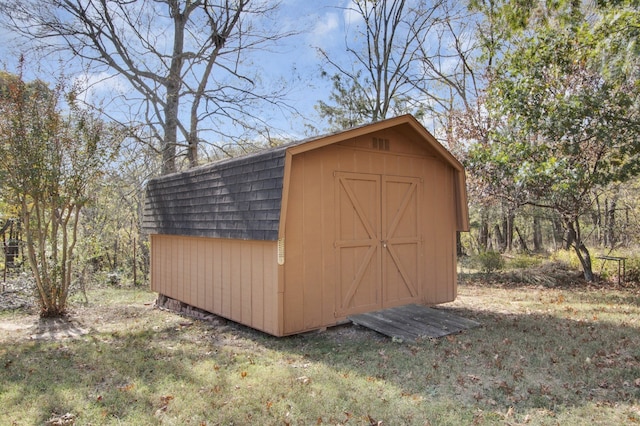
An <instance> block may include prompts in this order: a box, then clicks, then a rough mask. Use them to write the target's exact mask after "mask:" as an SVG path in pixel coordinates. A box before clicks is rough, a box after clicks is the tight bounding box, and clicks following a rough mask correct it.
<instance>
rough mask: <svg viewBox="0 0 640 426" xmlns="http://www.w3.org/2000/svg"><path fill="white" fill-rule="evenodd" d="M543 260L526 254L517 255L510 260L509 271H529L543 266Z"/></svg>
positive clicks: (508, 263)
mask: <svg viewBox="0 0 640 426" xmlns="http://www.w3.org/2000/svg"><path fill="white" fill-rule="evenodd" d="M542 261H543V259H542V258H541V257H539V256H529V255H526V254H519V255H516V256H515V257H514V258H512V259H509V261H508V262H507V264H506V266H507V268H508V269H529V268H533V267H535V266H539V265H540V264H542Z"/></svg>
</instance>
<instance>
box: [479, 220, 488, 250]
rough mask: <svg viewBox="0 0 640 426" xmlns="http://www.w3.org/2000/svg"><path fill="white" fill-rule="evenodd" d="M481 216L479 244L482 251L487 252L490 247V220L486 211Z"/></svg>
mask: <svg viewBox="0 0 640 426" xmlns="http://www.w3.org/2000/svg"><path fill="white" fill-rule="evenodd" d="M481 216H482V217H481V219H480V236H479V238H478V240H479V241H478V243H479V244H480V251H486V250H487V248H488V246H489V220H488V218H487V214H486V212H485V211H483V212H482V215H481Z"/></svg>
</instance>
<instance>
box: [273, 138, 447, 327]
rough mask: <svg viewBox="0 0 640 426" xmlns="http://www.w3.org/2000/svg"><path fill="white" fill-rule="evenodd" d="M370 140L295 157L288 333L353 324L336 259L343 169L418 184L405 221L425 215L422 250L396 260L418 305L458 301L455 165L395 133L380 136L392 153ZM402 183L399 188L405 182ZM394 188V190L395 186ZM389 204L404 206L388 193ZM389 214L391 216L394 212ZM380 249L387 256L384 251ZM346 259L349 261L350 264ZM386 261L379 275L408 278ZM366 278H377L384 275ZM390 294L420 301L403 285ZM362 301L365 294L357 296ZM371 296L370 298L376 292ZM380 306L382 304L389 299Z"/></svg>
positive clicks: (405, 228)
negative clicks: (341, 305)
mask: <svg viewBox="0 0 640 426" xmlns="http://www.w3.org/2000/svg"><path fill="white" fill-rule="evenodd" d="M371 136H372V135H369V136H366V137H362V138H355V139H351V140H346V141H344V142H341V143H338V144H334V145H330V146H326V147H323V148H319V149H316V150H312V151H308V152H305V153H301V154H297V155H294V156H293V160H292V164H291V177H290V180H289V190H288V191H289V192H288V200H289V201H288V206H287V212H286V215H287V216H286V218H287V219H286V228H285V231H284V234H285V236H286V238H285V242H286V246H285V253H286V261H285V265H284V282H285V284H284V294H283V302H282V303H283V333H284V334H293V333H299V332H303V331H306V330H312V329H317V328H321V327H327V326H331V325H334V324H337V323H339V322H341V321H344V320H345V319H346V315H345V314H344V312H340V311H339V307H338V305H339V303H340V302H339V301H340V294H339V292H340V290H339V288H338V287H339V286H338V284H339V280H340V279H341V278H340V277H339V275H338V274H339V273H340V272H341V271H340V269H341V265H340V264H339V262H340V261H341V260H340V259H338V257H339V256H336V251H337V250H338V248H337V247H336V235H337V234H338V230H337V229H336V223H337V222H338V220H336V215H338V214H344V213H339V210H340V205H339V200H338V198H339V197H338V196H337V195H336V183H335V182H336V179H337V178H336V173H340V172H348V173H360V174H364V175H366V174H369V175H372V176H380V177H382V178H383V177H385V176H386V177H400V178H401V179H396V181H397V182H403V179H404V181H406V182H419V186H418V187H419V191H420V193H419V194H417V195H416V198H415V199H414V198H411V199H410V200H409V201H410V202H411V203H417V205H416V206H415V207H413V208H412V210H411V211H410V213H408V215H409V216H408V218H407V219H406V220H409V221H411V220H413V219H412V217H413V216H411V215H415V214H418V215H419V216H420V217H419V218H418V222H419V223H418V224H417V225H415V226H417V227H419V233H420V235H419V242H418V243H417V245H418V253H417V254H416V253H415V245H414V247H413V248H411V247H410V246H409V245H407V246H405V247H400V246H398V248H397V250H396V251H395V254H396V257H397V259H396V260H401V261H402V262H403V263H404V265H403V266H402V268H404V269H403V273H404V277H405V278H409V279H410V281H415V286H417V289H416V291H417V293H418V294H417V301H418V302H420V303H424V304H436V303H442V302H448V301H452V300H453V299H454V298H455V296H456V285H457V283H456V280H457V277H456V268H455V255H456V251H455V231H456V225H457V219H456V204H455V203H456V200H455V197H456V192H455V184H456V182H455V179H456V176H455V173H454V171H453V169H452V167H451V166H450V165H448V164H446V163H445V162H444V161H442V160H439V159H437V158H436V157H435V156H433V155H432V153H431V152H430V151H429V149H428V148H427V147H425V146H424V144H420V143H416V142H414V141H412V140H410V138H407V137H406V136H407V135H404V134H400V133H395V132H393V131H386V132H384V134H381V135H379V137H381V138H384V139H388V140H389V141H390V144H389V146H390V149H389V151H388V152H385V151H381V150H376V149H372V148H371ZM373 136H378V135H373ZM416 179H417V180H416ZM382 181H383V180H381V182H382ZM391 181H393V179H391ZM398 185H399V186H397V187H398V188H400V187H401V184H398ZM389 188H390V189H393V186H390V187H389ZM404 188H408V187H407V186H405V187H404ZM403 190H406V189H403ZM389 202H395V203H400V201H399V200H397V199H395V198H393V196H392V195H389ZM367 208H371V207H367ZM385 214H386V215H392V214H393V212H386V213H385ZM375 215H378V217H380V215H381V213H379V212H376V213H375ZM345 220H353V219H345ZM353 226H356V227H357V225H353ZM415 226H414V225H412V224H408V223H405V224H401V225H400V228H398V229H399V232H409V229H413V227H415ZM354 229H355V228H354ZM354 232H355V231H354ZM358 232H359V231H358ZM358 250H360V253H356V252H353V254H352V255H353V256H356V257H357V256H361V255H363V254H362V253H363V250H364V252H366V249H358ZM376 250H379V251H380V252H381V253H383V252H382V251H381V249H380V248H376ZM412 250H413V251H412ZM376 256H379V257H377V258H376V259H377V260H376V262H379V263H380V262H382V261H383V260H381V259H383V257H381V256H382V255H381V254H376ZM400 257H401V258H402V259H400ZM342 261H343V262H347V261H348V259H342ZM354 262H355V261H354ZM384 262H386V263H385V264H384V265H386V267H385V268H386V269H385V268H382V266H381V267H380V270H382V269H385V274H387V275H386V276H387V277H388V278H385V279H383V280H382V281H384V280H387V281H390V282H391V281H394V282H395V281H398V279H399V277H400V275H402V274H401V273H400V272H398V271H396V270H395V269H392V268H394V266H393V259H391V260H389V259H386V260H384ZM416 262H417V264H416ZM380 265H382V263H380ZM376 267H377V266H376ZM352 269H354V270H353V271H351V272H349V271H348V270H344V271H342V273H344V274H346V275H350V276H353V275H354V274H355V272H356V271H355V267H354V268H352ZM366 273H369V272H366ZM364 279H368V280H377V279H378V277H369V278H367V277H365V278H364ZM385 291H387V293H386V297H388V298H390V300H397V301H398V302H396V303H401V302H402V301H403V300H405V301H406V300H409V299H411V300H413V299H412V298H415V297H416V295H415V294H413V293H411V292H410V291H408V290H407V289H406V288H402V287H397V288H389V289H384V288H383V289H382V292H385ZM355 297H360V298H361V297H363V296H362V295H361V294H360V295H359V294H355ZM367 297H368V298H370V297H371V294H369V295H368V296H367ZM374 297H379V298H382V297H383V295H382V293H380V294H378V295H375V296H374ZM394 298H395V299H394ZM379 302H380V304H382V300H380V301H379ZM367 303H369V301H367ZM389 303H391V304H393V303H394V302H389Z"/></svg>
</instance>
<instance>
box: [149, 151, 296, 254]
mask: <svg viewBox="0 0 640 426" xmlns="http://www.w3.org/2000/svg"><path fill="white" fill-rule="evenodd" d="M284 157H285V147H278V148H273V149H269V150H265V151H261V152H259V153H256V154H250V155H247V156H243V157H237V158H232V159H229V160H223V161H219V162H215V163H211V164H209V165H206V166H202V167H198V168H195V169H190V170H187V171H185V172H181V173H175V174H171V175H165V176H160V177H157V178H155V179H152V180H151V181H150V182H149V184H148V185H147V192H146V199H145V206H144V214H143V220H142V228H143V230H144V231H145V232H148V233H152V234H169V235H187V236H197V237H209V238H230V239H242V240H270V241H275V240H277V239H278V226H279V222H280V206H281V201H282V180H283V176H284Z"/></svg>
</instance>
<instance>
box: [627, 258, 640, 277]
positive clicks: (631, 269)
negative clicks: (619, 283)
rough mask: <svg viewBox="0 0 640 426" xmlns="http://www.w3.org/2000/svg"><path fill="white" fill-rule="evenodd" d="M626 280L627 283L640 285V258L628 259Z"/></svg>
mask: <svg viewBox="0 0 640 426" xmlns="http://www.w3.org/2000/svg"><path fill="white" fill-rule="evenodd" d="M624 279H625V282H627V283H636V284H639V283H640V257H630V258H629V259H627V262H626V271H625V277H624Z"/></svg>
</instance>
